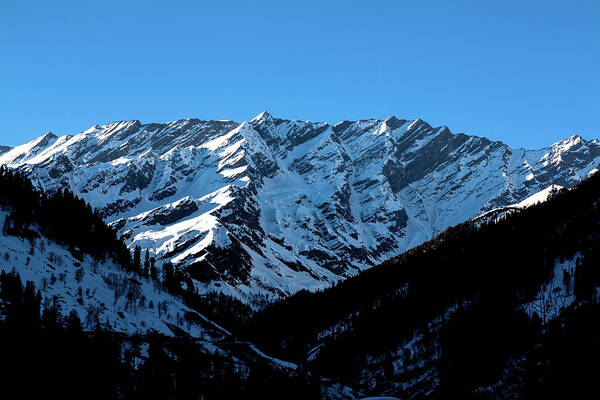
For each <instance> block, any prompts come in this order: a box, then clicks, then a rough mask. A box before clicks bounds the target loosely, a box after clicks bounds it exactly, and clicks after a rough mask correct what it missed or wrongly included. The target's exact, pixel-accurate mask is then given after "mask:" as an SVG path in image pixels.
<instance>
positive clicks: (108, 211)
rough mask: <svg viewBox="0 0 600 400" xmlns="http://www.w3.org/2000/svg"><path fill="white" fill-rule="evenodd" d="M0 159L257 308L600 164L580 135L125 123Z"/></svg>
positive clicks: (271, 122)
mask: <svg viewBox="0 0 600 400" xmlns="http://www.w3.org/2000/svg"><path fill="white" fill-rule="evenodd" d="M3 150H4V152H2V151H1V150H0V164H5V165H8V166H10V167H14V168H19V169H23V170H26V171H28V173H29V175H30V177H31V179H32V180H33V181H34V182H35V183H36V184H37V185H39V186H40V187H42V188H44V189H46V190H56V189H59V188H62V187H68V188H70V189H71V190H72V191H74V192H75V193H78V194H79V195H81V196H82V197H83V198H84V199H85V200H86V201H87V202H89V203H90V204H91V205H92V206H94V207H96V208H98V209H99V210H101V212H102V214H103V215H104V217H105V219H106V220H107V221H108V222H110V223H111V224H112V225H113V226H114V227H115V228H117V229H118V230H119V232H120V233H121V234H122V235H123V236H124V237H125V238H126V241H127V243H128V245H130V246H135V245H139V246H141V247H142V248H148V249H150V251H151V252H152V253H153V254H154V256H155V257H156V258H157V260H158V265H160V263H161V261H171V262H173V263H176V264H179V265H180V266H182V267H183V268H185V269H186V270H187V271H188V272H189V273H190V275H191V276H192V277H193V278H194V279H195V280H196V283H197V288H198V290H199V291H200V292H202V291H207V290H216V291H222V292H224V293H227V294H231V295H234V296H236V297H239V298H241V299H243V300H245V301H248V302H250V303H255V304H257V303H256V302H258V301H260V300H261V299H262V298H263V297H265V296H266V297H271V298H275V297H280V296H284V295H287V294H290V293H293V292H296V291H298V290H300V289H315V288H321V287H324V286H327V285H330V284H331V283H333V282H335V281H338V280H339V279H342V278H343V277H347V276H350V275H353V274H355V273H357V272H358V271H360V270H362V269H365V268H368V267H370V266H372V265H375V264H377V263H380V262H382V261H383V260H385V259H387V258H389V257H391V256H393V255H396V254H398V253H399V252H402V251H403V250H406V249H408V248H411V247H413V246H415V245H418V244H420V243H423V242H424V241H426V240H428V239H430V238H432V237H433V236H435V235H436V234H438V233H440V232H441V231H443V230H444V229H445V228H447V227H449V226H452V225H455V224H457V223H460V222H462V221H465V220H467V219H469V218H472V217H474V216H477V215H480V214H483V213H485V212H486V211H489V210H492V209H495V208H499V207H504V206H507V205H511V204H516V203H519V202H520V201H522V200H523V199H525V198H527V197H529V196H531V195H532V194H534V193H537V192H539V191H540V190H542V189H544V188H546V187H548V186H550V185H551V184H557V185H561V186H564V187H567V188H568V187H571V186H573V185H574V184H576V183H578V182H579V181H581V180H582V179H584V178H585V177H586V176H587V175H588V174H589V173H590V172H591V171H592V170H594V169H595V168H597V167H598V164H599V162H600V142H599V141H597V140H591V141H586V140H584V139H582V138H581V137H579V136H571V137H569V138H567V139H565V140H562V141H559V142H557V143H555V144H553V145H551V146H549V147H546V148H543V149H540V150H525V149H511V148H509V147H508V146H507V145H505V144H503V143H501V142H492V141H490V140H489V139H486V138H484V137H477V136H469V135H465V134H453V133H451V132H450V130H449V129H448V128H447V127H436V128H434V127H431V126H430V125H428V124H427V123H426V122H424V121H422V120H419V119H417V120H400V119H397V118H396V117H390V118H387V119H385V120H377V119H372V120H362V121H344V122H340V123H337V124H335V125H330V124H328V123H325V122H321V123H313V122H308V121H297V120H283V119H278V118H274V117H272V116H271V115H269V114H268V113H267V112H263V113H261V114H260V115H258V116H257V117H256V118H254V119H252V120H250V121H247V122H244V123H242V124H238V123H236V122H233V121H200V120H193V119H187V120H180V121H176V122H171V123H166V124H141V123H140V122H139V121H121V122H115V123H111V124H107V125H104V126H94V127H92V128H90V129H88V130H86V131H83V132H81V133H79V134H76V135H73V136H71V135H67V136H61V137H56V136H55V135H53V134H51V133H48V134H46V135H43V136H41V137H39V138H37V139H35V140H33V141H31V142H29V143H26V144H24V145H21V146H17V147H14V148H11V149H3Z"/></svg>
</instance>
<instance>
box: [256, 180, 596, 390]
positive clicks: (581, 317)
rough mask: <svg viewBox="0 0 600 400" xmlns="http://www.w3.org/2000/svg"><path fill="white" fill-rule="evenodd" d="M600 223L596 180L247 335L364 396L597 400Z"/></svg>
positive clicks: (391, 265) (438, 245)
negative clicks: (354, 389)
mask: <svg viewBox="0 0 600 400" xmlns="http://www.w3.org/2000/svg"><path fill="white" fill-rule="evenodd" d="M599 224H600V175H594V176H592V177H590V178H588V179H587V180H585V181H583V182H582V183H580V184H579V185H577V186H576V187H575V188H573V189H571V190H568V191H567V190H563V191H561V192H560V193H557V194H556V195H555V196H554V197H553V198H552V199H549V200H548V201H546V202H544V203H541V204H538V205H535V206H531V207H528V208H526V209H524V210H521V211H517V212H512V213H506V214H505V215H504V216H503V217H501V218H498V219H492V220H491V221H488V222H485V221H482V220H478V221H476V222H475V221H468V222H465V223H463V224H460V225H458V226H456V227H453V228H449V229H447V230H446V231H445V232H443V233H442V234H441V235H439V236H438V237H436V238H435V239H433V240H431V241H429V242H427V243H425V244H423V245H421V246H419V247H416V248H414V249H412V250H410V251H408V252H406V253H404V254H402V255H400V256H398V257H395V258H393V259H391V260H389V261H387V262H385V263H383V264H381V265H380V266H377V267H374V268H372V269H370V270H367V271H364V272H363V273H361V274H359V275H358V276H356V277H354V278H351V279H348V280H346V281H344V282H342V283H340V284H338V285H336V286H335V287H332V288H331V289H327V290H324V291H319V292H316V293H309V292H306V291H302V292H300V293H298V294H296V295H294V296H292V297H290V298H288V299H285V300H284V301H282V302H279V303H277V304H274V305H272V306H271V307H269V308H267V309H266V310H264V311H263V312H261V313H259V314H258V315H257V316H256V317H255V318H254V319H253V320H252V321H251V323H250V324H249V326H248V331H247V335H248V336H249V338H250V339H251V340H253V341H255V342H256V343H258V344H260V345H261V346H263V347H264V348H266V349H269V350H270V351H273V352H274V353H275V354H278V355H279V356H281V357H284V358H287V359H294V360H299V362H300V363H304V364H306V365H307V367H308V368H310V369H311V370H313V371H315V372H316V373H319V374H325V375H328V376H331V377H335V378H337V379H340V380H342V381H343V382H345V383H347V384H349V385H352V386H353V387H354V388H357V389H359V390H361V391H363V392H364V393H366V394H373V395H375V394H377V395H381V394H386V395H393V396H396V397H399V398H419V399H421V398H431V399H438V398H440V399H441V398H462V399H465V398H486V399H495V398H533V399H539V398H593V397H595V396H597V395H598V394H599V393H600V392H599V391H598V382H600V367H599V365H600V364H598V359H599V356H600V325H599V324H600V306H599V304H598V289H599V288H598V287H599V286H600V263H599V262H600V225H599ZM586 393H587V394H586ZM589 393H592V394H595V395H592V397H588V396H589ZM584 394H585V395H584ZM582 396H583V397H582Z"/></svg>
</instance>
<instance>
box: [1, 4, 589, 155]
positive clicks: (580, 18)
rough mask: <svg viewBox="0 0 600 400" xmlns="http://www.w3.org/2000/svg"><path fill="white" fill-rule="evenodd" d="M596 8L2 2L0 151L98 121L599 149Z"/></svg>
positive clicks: (469, 5) (453, 5) (583, 6)
mask: <svg viewBox="0 0 600 400" xmlns="http://www.w3.org/2000/svg"><path fill="white" fill-rule="evenodd" d="M599 73H600V1H597V0H594V1H557V0H551V1H547V0H546V1H512V0H511V1H375V0H371V1H365V2H357V1H355V2H352V1H324V0H322V1H312V0H310V1H309V0H304V1H255V2H251V1H247V2H233V1H229V2H226V1H211V2H208V1H190V2H178V1H163V2H161V4H158V2H141V1H140V2H127V1H95V2H87V1H81V0H80V1H73V2H64V1H44V2H42V1H39V2H28V1H21V0H19V1H10V2H9V1H5V2H2V4H1V5H0V144H8V145H16V144H20V143H22V142H25V141H27V140H30V139H32V138H34V137H36V136H39V135H40V134H43V133H45V132H46V131H52V132H54V133H56V134H58V135H62V134H67V133H77V132H80V131H82V130H85V129H87V128H88V127H89V126H91V125H94V124H96V123H106V122H110V121H114V120H123V119H139V120H141V121H142V123H146V122H166V121H172V120H176V119H180V118H192V117H196V118H201V119H234V120H237V121H243V120H247V119H249V118H252V117H253V116H255V115H256V114H258V113H260V112H261V111H262V110H263V109H267V110H269V112H270V113H271V114H273V115H275V116H279V117H285V118H296V119H309V120H325V121H329V122H338V121H340V120H344V119H353V120H354V119H362V118H369V117H379V118H384V117H387V116H389V115H392V114H393V115H396V116H398V117H399V118H422V119H424V120H426V121H428V122H430V123H431V124H432V125H447V126H449V127H450V129H451V130H452V131H454V132H466V133H471V134H477V135H483V136H487V137H490V138H492V139H496V140H503V141H505V142H506V143H508V144H510V145H512V146H517V147H522V146H524V147H530V148H538V147H541V146H543V145H546V144H549V143H551V142H554V141H556V140H558V139H560V138H563V137H566V136H569V135H571V134H575V133H576V134H580V135H582V136H583V137H584V138H586V139H590V138H598V137H600V128H599V124H598V120H599V119H600V118H599V117H600V79H599Z"/></svg>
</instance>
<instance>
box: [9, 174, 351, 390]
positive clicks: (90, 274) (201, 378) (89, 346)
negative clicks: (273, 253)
mask: <svg viewBox="0 0 600 400" xmlns="http://www.w3.org/2000/svg"><path fill="white" fill-rule="evenodd" d="M2 219H3V220H4V225H3V232H2V235H0V249H1V250H2V251H1V252H0V255H1V257H0V354H2V357H1V360H0V366H1V367H2V369H3V371H6V372H5V373H4V374H3V378H2V379H1V380H0V381H1V382H2V391H3V393H17V394H18V396H19V397H20V398H62V399H71V398H73V399H80V398H94V399H95V398H97V399H103V400H104V399H148V398H161V399H198V398H204V399H223V398H255V397H256V396H259V395H260V396H261V398H273V399H277V398H281V396H282V395H284V394H285V395H286V396H291V397H289V398H298V399H319V398H323V396H324V397H326V398H332V399H335V398H340V397H339V396H338V395H337V394H338V392H339V393H342V392H344V391H345V392H348V393H351V390H350V389H349V388H344V387H342V386H340V385H338V384H336V383H335V382H332V381H322V379H321V378H320V377H318V376H311V375H310V374H308V373H307V372H306V371H304V370H297V371H296V369H295V368H296V366H295V365H294V364H291V363H285V362H283V361H280V360H276V359H272V358H270V357H269V356H267V355H265V354H264V353H262V352H260V351H259V350H258V349H257V348H256V347H254V346H253V345H252V344H249V343H245V342H241V341H239V340H237V339H236V338H235V337H234V336H233V335H231V334H230V333H229V332H228V331H227V330H225V329H223V328H221V327H220V326H219V325H218V324H215V323H214V322H213V321H211V320H209V319H207V318H206V317H205V315H213V316H216V315H217V314H219V315H220V314H223V317H222V318H220V320H221V321H223V322H225V323H226V324H228V323H230V324H231V325H233V322H234V321H235V324H240V322H241V321H238V320H236V315H238V312H235V311H234V310H237V309H238V307H241V306H240V305H238V303H236V302H235V301H234V300H233V299H231V298H228V297H226V296H224V295H215V296H214V297H210V298H208V297H206V296H199V295H198V294H197V293H196V292H195V290H194V288H193V286H190V285H189V283H188V284H186V282H189V280H188V279H186V277H185V275H184V274H183V273H181V272H180V271H179V269H178V268H177V267H176V266H173V265H171V264H166V265H163V266H160V267H157V266H155V265H154V264H155V263H154V261H153V260H152V258H150V257H149V256H148V255H147V253H145V254H142V251H141V249H139V248H136V249H135V251H134V252H133V256H132V255H131V254H130V253H129V251H128V249H127V248H126V247H125V245H124V244H123V242H122V241H121V240H120V239H117V236H116V233H115V231H114V230H113V229H112V228H110V227H108V226H107V225H105V224H104V222H103V221H102V219H101V218H100V216H99V215H98V213H97V212H96V211H94V210H92V209H91V207H90V206H89V205H87V204H86V203H85V202H84V201H83V200H81V199H78V198H77V197H76V196H74V195H73V194H72V193H70V192H68V191H60V192H56V193H55V194H52V195H47V194H45V193H43V192H40V191H38V190H35V189H34V188H33V187H32V185H31V183H30V181H29V180H28V179H27V178H26V177H25V176H23V175H22V174H20V173H18V172H14V171H11V170H9V169H5V168H0V220H2ZM25 277H26V278H25ZM187 304H189V306H188V305H187ZM200 309H202V310H204V312H202V313H200V312H198V310H200ZM241 310H242V308H240V311H239V313H241V314H243V315H247V313H246V312H242V311H241ZM23 380H26V381H27V383H26V384H23ZM332 388H333V389H335V390H333V392H332V395H330V394H328V393H329V391H331V390H332ZM290 391H291V392H290ZM349 391H350V392H349Z"/></svg>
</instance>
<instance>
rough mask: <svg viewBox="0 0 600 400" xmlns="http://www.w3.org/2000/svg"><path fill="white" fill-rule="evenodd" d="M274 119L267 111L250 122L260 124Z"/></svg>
mask: <svg viewBox="0 0 600 400" xmlns="http://www.w3.org/2000/svg"><path fill="white" fill-rule="evenodd" d="M272 119H273V116H272V115H271V114H269V112H268V111H267V110H264V111H263V112H261V113H260V114H258V115H257V116H256V117H254V118H252V119H251V120H250V122H258V121H265V120H272Z"/></svg>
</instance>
